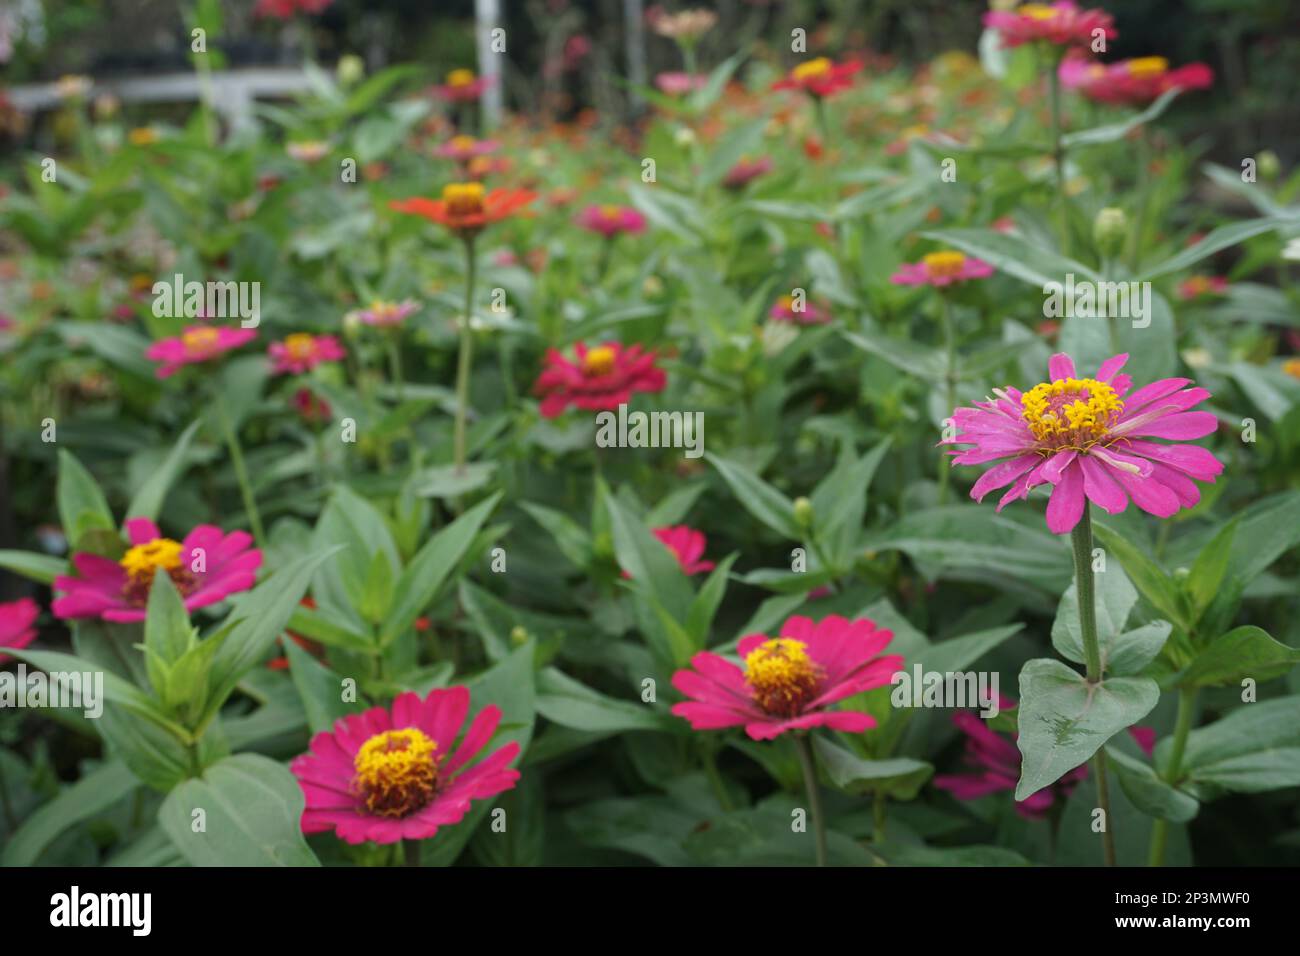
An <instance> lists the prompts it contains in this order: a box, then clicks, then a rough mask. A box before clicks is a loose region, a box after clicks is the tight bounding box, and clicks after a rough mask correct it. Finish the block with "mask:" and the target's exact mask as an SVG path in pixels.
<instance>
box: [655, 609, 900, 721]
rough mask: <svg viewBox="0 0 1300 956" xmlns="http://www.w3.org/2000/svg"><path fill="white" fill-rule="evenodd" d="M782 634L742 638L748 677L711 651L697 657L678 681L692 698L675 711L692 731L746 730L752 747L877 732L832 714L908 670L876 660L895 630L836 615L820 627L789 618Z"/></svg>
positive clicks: (893, 659)
mask: <svg viewBox="0 0 1300 956" xmlns="http://www.w3.org/2000/svg"><path fill="white" fill-rule="evenodd" d="M780 633H781V636H780V637H776V638H769V637H768V636H767V635H765V634H750V635H747V636H746V637H742V638H741V639H740V643H739V644H738V645H737V647H736V649H737V651H738V653H739V654H740V656H741V658H743V660H744V663H745V666H744V669H743V670H742V669H741V668H739V667H737V666H736V665H735V664H733V663H731V662H730V661H728V660H727V659H726V658H724V657H721V656H719V655H718V654H714V653H712V652H710V651H701V652H700V653H698V654H696V655H695V656H694V657H692V658H691V667H692V668H694V669H693V670H691V669H685V670H679V671H678V672H677V673H675V674H674V675H673V686H674V687H676V688H677V689H678V690H679V691H681V692H682V693H683V694H685V695H686V696H687V697H689V698H691V699H690V700H688V701H685V702H683V703H680V704H674V705H673V708H672V712H673V713H674V714H676V715H677V716H678V717H683V718H685V719H686V720H689V721H690V723H691V727H692V728H694V729H695V730H718V729H720V728H723V727H739V726H744V728H745V733H746V734H748V735H749V736H750V737H751V738H752V739H754V740H771V739H773V738H775V737H778V736H780V735H781V734H783V733H785V732H786V731H789V730H807V729H809V728H812V727H830V728H832V729H833V730H843V731H845V732H846V733H853V734H859V733H862V732H863V731H865V730H869V729H870V728H872V727H874V726H876V721H875V719H874V718H873V717H872V716H871V715H870V714H863V713H859V712H857V711H851V710H830V709H828V708H830V707H831V705H833V704H835V703H837V702H839V701H841V700H844V699H845V698H847V697H852V696H853V695H854V694H860V693H862V692H863V691H865V690H870V689H871V688H873V687H883V686H885V685H886V684H888V683H889V682H890V678H891V677H892V676H893V674H894V673H895V672H896V671H897V670H898V669H899V668H900V667H902V666H903V658H902V655H899V654H892V655H890V656H888V657H877V656H876V655H877V654H879V653H880V651H881V650H883V649H884V647H885V645H887V644H888V643H889V642H890V641H891V640H892V639H893V637H894V635H893V632H892V631H886V630H881V629H880V628H878V627H877V626H876V623H875V622H874V621H870V620H868V619H866V618H858V619H857V620H855V621H849V620H847V619H846V618H843V617H839V616H837V615H831V616H830V617H825V618H822V620H821V621H820V622H816V623H814V622H813V620H812V619H811V618H806V617H792V618H790V619H789V620H787V621H786V622H785V625H784V626H783V627H782V628H781V631H780Z"/></svg>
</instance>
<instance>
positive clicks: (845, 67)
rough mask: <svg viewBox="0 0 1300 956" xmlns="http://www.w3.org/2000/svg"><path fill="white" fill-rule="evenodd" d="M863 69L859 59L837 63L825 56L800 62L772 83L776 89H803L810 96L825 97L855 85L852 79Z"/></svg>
mask: <svg viewBox="0 0 1300 956" xmlns="http://www.w3.org/2000/svg"><path fill="white" fill-rule="evenodd" d="M861 69H862V63H861V62H860V61H858V60H849V61H846V62H844V63H835V62H833V61H832V60H830V59H828V58H827V57H824V56H819V57H817V58H815V59H812V60H808V61H806V62H804V63H800V64H799V65H798V66H796V67H795V68H794V69H793V70H791V71H790V72H789V73H788V74H787V75H786V77H785V79H783V80H778V81H777V82H775V83H773V84H772V89H774V90H803V91H804V92H805V93H807V94H808V95H809V96H815V97H817V98H818V99H824V98H825V97H828V96H834V95H835V94H836V93H842V92H843V91H844V90H847V89H848V88H849V87H851V86H852V85H853V80H852V79H850V77H852V76H853V75H854V74H855V73H857V72H858V71H859V70H861Z"/></svg>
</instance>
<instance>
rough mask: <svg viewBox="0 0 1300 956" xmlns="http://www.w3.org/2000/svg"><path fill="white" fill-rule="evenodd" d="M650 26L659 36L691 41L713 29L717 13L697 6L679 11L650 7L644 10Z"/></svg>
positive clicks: (686, 41)
mask: <svg viewBox="0 0 1300 956" xmlns="http://www.w3.org/2000/svg"><path fill="white" fill-rule="evenodd" d="M646 19H647V20H648V21H649V22H650V28H651V29H652V30H654V32H655V33H657V34H659V35H660V36H661V37H668V38H669V39H671V40H678V41H681V42H685V43H693V42H695V41H696V40H698V39H699V38H700V37H702V36H703V35H704V34H706V33H708V32H709V31H710V30H711V29H713V25H714V24H715V23H717V22H718V15H717V14H716V13H714V12H713V11H712V10H705V9H703V8H697V9H694V10H682V11H681V12H679V13H665V12H664V11H663V10H662V9H656V8H651V9H650V10H648V11H647V12H646Z"/></svg>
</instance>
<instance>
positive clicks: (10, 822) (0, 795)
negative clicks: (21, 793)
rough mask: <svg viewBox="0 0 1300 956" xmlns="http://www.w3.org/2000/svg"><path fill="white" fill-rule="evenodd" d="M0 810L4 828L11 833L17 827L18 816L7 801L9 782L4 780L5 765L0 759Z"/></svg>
mask: <svg viewBox="0 0 1300 956" xmlns="http://www.w3.org/2000/svg"><path fill="white" fill-rule="evenodd" d="M0 811H3V813H4V817H5V829H6V830H8V831H9V833H10V834H11V835H12V834H13V832H14V830H16V829H18V817H17V816H15V815H14V808H13V804H12V803H10V802H9V784H8V783H7V782H6V781H5V765H4V761H3V760H0Z"/></svg>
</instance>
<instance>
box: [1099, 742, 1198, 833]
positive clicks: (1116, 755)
mask: <svg viewBox="0 0 1300 956" xmlns="http://www.w3.org/2000/svg"><path fill="white" fill-rule="evenodd" d="M1106 755H1107V757H1109V758H1110V766H1111V767H1112V768H1113V769H1114V771H1115V775H1116V776H1117V777H1118V778H1119V785H1120V786H1121V787H1123V788H1124V794H1125V796H1127V797H1128V798H1129V800H1130V801H1132V803H1133V806H1135V807H1137V808H1138V809H1139V810H1141V811H1142V812H1143V813H1145V814H1147V816H1152V817H1157V818H1159V819H1161V820H1168V821H1170V822H1171V823H1186V822H1187V821H1189V820H1191V819H1192V818H1193V817H1195V816H1196V814H1197V813H1198V812H1199V811H1200V809H1201V805H1200V804H1199V803H1198V802H1197V801H1196V798H1195V797H1192V796H1189V795H1188V794H1186V793H1183V792H1182V791H1181V790H1178V789H1177V788H1175V787H1171V786H1170V785H1169V784H1167V783H1165V782H1164V781H1163V780H1161V779H1160V777H1158V776H1157V775H1156V772H1155V770H1154V769H1153V768H1152V767H1151V765H1150V764H1148V763H1145V762H1143V761H1141V760H1138V759H1137V758H1136V757H1132V756H1130V755H1128V754H1126V753H1124V751H1122V750H1120V749H1119V748H1118V747H1115V746H1108V747H1107V748H1106Z"/></svg>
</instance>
